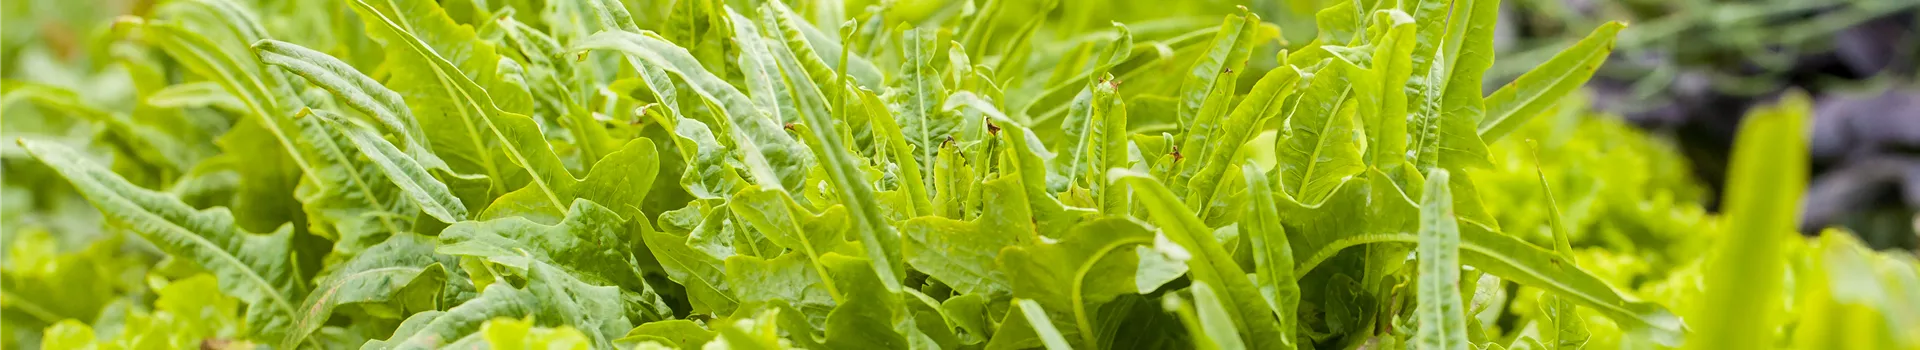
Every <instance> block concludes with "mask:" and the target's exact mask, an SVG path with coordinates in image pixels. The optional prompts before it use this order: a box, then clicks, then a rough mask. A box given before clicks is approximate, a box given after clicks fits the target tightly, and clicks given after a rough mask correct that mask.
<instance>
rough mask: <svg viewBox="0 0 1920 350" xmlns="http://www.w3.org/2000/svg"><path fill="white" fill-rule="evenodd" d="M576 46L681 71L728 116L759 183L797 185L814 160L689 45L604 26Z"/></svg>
mask: <svg viewBox="0 0 1920 350" xmlns="http://www.w3.org/2000/svg"><path fill="white" fill-rule="evenodd" d="M573 49H574V50H610V51H617V52H620V53H622V54H625V55H627V58H628V62H629V63H631V64H633V65H635V66H636V67H642V66H653V67H659V68H660V69H661V70H664V71H666V72H667V73H670V74H672V75H673V76H676V77H679V78H680V79H681V80H682V81H685V82H686V83H687V84H688V85H691V86H693V87H694V89H693V92H694V94H696V95H698V96H700V98H701V99H702V100H704V101H706V102H707V103H708V104H710V105H712V106H715V107H716V109H715V113H716V114H720V115H722V116H724V117H726V118H725V120H727V121H728V122H729V123H728V124H729V125H728V126H727V127H725V128H722V129H721V130H720V131H722V133H721V134H724V135H727V139H728V140H731V141H732V146H734V147H737V148H739V149H738V151H737V152H736V154H737V155H739V156H740V157H741V158H742V159H743V160H744V163H746V168H747V173H748V174H749V175H751V176H752V178H753V181H754V183H755V184H758V185H760V186H762V187H768V188H780V189H797V188H799V184H800V183H801V181H802V179H803V178H804V177H805V176H806V171H807V169H808V168H809V167H811V166H812V163H813V155H812V154H811V153H810V152H808V150H807V148H806V146H805V145H802V144H801V143H800V142H797V141H795V140H794V139H793V136H792V135H788V134H787V133H786V132H784V131H783V130H782V129H781V126H780V124H779V123H778V122H777V120H776V119H774V118H773V117H772V116H769V115H766V114H765V113H764V112H762V111H760V110H759V109H757V108H756V107H754V105H753V103H752V102H751V101H750V100H748V99H747V96H746V95H745V94H742V93H740V90H738V89H735V88H734V87H733V86H732V85H729V84H727V82H726V81H725V80H722V79H721V78H720V77H718V76H715V75H714V74H713V73H710V72H708V71H707V70H706V69H705V68H702V67H701V65H700V62H699V61H698V60H696V59H695V58H694V56H693V54H691V53H689V52H687V49H685V48H682V47H680V46H677V45H674V43H672V42H669V41H667V40H666V39H665V38H661V37H660V36H659V35H658V34H654V33H653V32H644V31H643V32H641V33H629V32H601V33H597V34H594V35H593V36H590V37H587V38H584V39H581V40H580V41H579V42H576V43H573Z"/></svg>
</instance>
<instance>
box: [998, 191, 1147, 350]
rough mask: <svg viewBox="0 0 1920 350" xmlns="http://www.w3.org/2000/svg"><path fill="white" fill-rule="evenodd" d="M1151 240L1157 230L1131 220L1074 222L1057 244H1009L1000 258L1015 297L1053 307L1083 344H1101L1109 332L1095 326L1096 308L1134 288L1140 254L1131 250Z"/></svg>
mask: <svg viewBox="0 0 1920 350" xmlns="http://www.w3.org/2000/svg"><path fill="white" fill-rule="evenodd" d="M1153 240H1154V235H1153V232H1151V231H1148V230H1147V228H1145V227H1142V226H1140V225H1139V224H1136V223H1134V222H1132V221H1128V220H1125V219H1119V218H1106V219H1095V220H1093V221H1088V222H1086V223H1083V224H1080V225H1076V226H1074V227H1073V229H1072V230H1071V231H1070V232H1068V233H1067V235H1066V236H1065V237H1062V238H1061V239H1060V241H1058V242H1053V243H1041V244H1034V245H1015V246H1009V247H1007V248H1005V249H1004V250H1002V251H1001V253H1000V258H999V261H998V262H999V265H1000V268H1001V269H1004V270H1005V271H1006V275H1007V277H1011V278H1010V280H1011V281H1012V286H1013V295H1014V297H1018V298H1022V299H1026V300H1032V301H1036V302H1038V303H1040V304H1041V305H1042V306H1046V307H1047V308H1048V309H1049V310H1054V311H1055V313H1054V314H1055V315H1060V316H1061V318H1060V321H1059V322H1062V323H1058V324H1057V325H1060V326H1062V327H1061V328H1064V329H1066V330H1067V331H1068V332H1070V333H1068V334H1072V335H1077V336H1078V339H1076V341H1077V342H1078V343H1079V344H1081V346H1082V347H1087V348H1098V347H1101V346H1103V344H1102V343H1101V342H1100V341H1099V337H1100V334H1102V332H1104V331H1106V330H1104V329H1099V328H1096V327H1098V326H1099V324H1097V323H1095V321H1097V320H1098V319H1096V318H1094V317H1095V316H1096V315H1095V313H1094V311H1095V310H1099V307H1100V306H1101V305H1103V304H1106V303H1107V302H1110V301H1113V300H1114V298H1116V297H1119V296H1121V295H1125V294H1131V293H1134V292H1135V291H1136V287H1135V286H1134V278H1133V277H1134V271H1133V269H1134V268H1135V266H1137V261H1138V260H1137V259H1138V258H1137V256H1136V255H1135V254H1131V252H1130V251H1131V250H1132V249H1131V248H1132V247H1137V246H1143V245H1148V246H1150V245H1152V244H1154V241H1153ZM1036 311H1038V310H1036ZM1066 322H1071V323H1066ZM1036 328H1037V327H1036Z"/></svg>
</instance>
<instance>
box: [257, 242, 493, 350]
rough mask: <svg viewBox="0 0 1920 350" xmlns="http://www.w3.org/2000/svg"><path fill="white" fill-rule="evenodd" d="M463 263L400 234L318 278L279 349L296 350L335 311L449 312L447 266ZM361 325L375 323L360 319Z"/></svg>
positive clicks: (429, 244)
mask: <svg viewBox="0 0 1920 350" xmlns="http://www.w3.org/2000/svg"><path fill="white" fill-rule="evenodd" d="M457 263H458V262H457V261H455V260H453V259H452V258H450V257H447V256H444V255H436V254H434V252H433V241H432V240H431V239H429V238H427V237H424V236H420V235H417V234H412V233H404V234H396V235H393V236H391V237H388V238H387V240H386V241H385V242H381V243H380V244H378V245H374V246H373V247H370V248H367V250H366V251H365V252H362V253H361V254H359V255H355V256H354V257H353V259H352V260H348V261H346V262H343V263H340V264H338V265H334V266H332V267H331V268H330V269H329V270H327V271H326V272H325V273H323V274H321V276H320V277H319V278H318V279H317V280H318V282H317V283H316V284H315V285H314V292H313V293H311V294H308V295H307V298H306V300H305V301H302V302H301V303H300V305H301V307H300V309H299V310H300V312H299V314H298V315H297V316H298V322H297V323H295V324H294V328H293V330H292V332H291V333H288V334H287V337H288V338H285V339H281V340H278V341H279V342H278V343H276V345H278V346H281V347H286V348H294V347H296V346H298V345H299V344H300V343H302V342H305V341H306V338H307V337H309V336H311V335H312V334H313V333H314V332H315V331H318V330H320V327H321V326H323V325H325V324H326V323H327V319H329V318H331V316H332V314H333V313H334V311H335V310H336V309H340V308H342V307H349V308H353V307H357V308H359V309H363V310H365V311H362V312H361V314H366V315H375V316H373V317H394V318H396V319H397V318H399V317H398V316H402V315H409V314H412V313H416V312H422V311H429V310H438V309H442V308H444V306H443V305H441V304H440V302H441V300H440V295H441V290H442V289H443V288H446V287H447V283H448V280H449V273H448V271H447V266H455V264H457ZM356 321H359V322H371V321H372V320H366V319H359V320H356Z"/></svg>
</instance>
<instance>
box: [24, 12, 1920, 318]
mask: <svg viewBox="0 0 1920 350" xmlns="http://www.w3.org/2000/svg"><path fill="white" fill-rule="evenodd" d="M959 3H963V4H964V5H960V6H952V7H946V8H942V9H939V10H936V11H935V14H933V15H927V16H924V17H923V18H897V17H894V16H892V15H896V14H898V12H896V11H890V10H889V7H887V6H886V5H887V4H891V2H885V3H883V4H879V5H875V6H870V7H867V8H866V10H865V12H860V13H854V12H848V11H846V9H851V8H854V7H855V6H848V5H847V4H842V3H841V2H839V1H802V2H795V3H792V4H788V3H783V2H782V1H780V0H771V1H725V2H721V1H655V2H649V1H639V2H629V3H622V2H620V1H614V0H555V1H531V0H504V1H492V2H490V1H484V0H447V1H431V0H324V1H322V0H311V1H308V0H300V1H289V2H285V3H275V4H271V5H257V4H242V3H238V2H234V1H232V0H167V1H159V2H158V3H157V4H154V5H153V6H152V7H151V8H150V9H146V12H143V13H141V14H140V15H138V16H123V17H121V18H119V19H117V20H116V21H115V22H114V23H113V25H112V27H111V30H110V32H108V33H105V34H102V35H103V37H104V38H103V39H102V40H101V42H102V44H100V46H101V47H102V49H99V50H98V51H100V52H102V53H103V54H104V55H106V57H111V64H113V65H117V66H118V67H120V68H119V69H120V70H122V71H124V74H125V76H126V77H127V79H128V80H130V81H131V84H132V87H133V88H132V91H131V92H129V93H130V94H131V96H129V97H128V98H129V99H130V101H132V102H130V103H99V102H98V101H97V100H95V97H90V96H89V95H88V93H89V92H88V91H76V90H74V89H72V88H70V87H62V86H57V85H52V84H43V83H35V82H29V81H19V80H9V81H7V82H5V86H4V87H5V91H4V96H5V98H4V101H5V106H6V108H8V109H9V115H8V117H9V119H14V121H10V123H26V122H21V121H19V120H31V121H36V122H39V123H42V124H46V125H42V128H41V129H44V130H56V131H58V130H84V131H83V132H73V131H58V132H55V131H46V132H36V133H28V134H20V133H15V134H10V135H22V136H20V139H19V141H18V142H17V144H18V145H17V146H10V148H8V149H6V152H5V154H4V155H5V158H4V159H5V161H6V162H5V165H6V166H7V177H8V179H6V182H7V186H8V187H7V188H6V189H7V191H8V192H9V193H7V202H6V204H7V206H8V208H7V211H8V212H9V213H8V214H7V215H9V217H8V218H7V220H8V221H10V222H9V227H8V228H7V229H6V231H7V232H6V233H7V234H8V235H10V236H13V237H10V238H9V239H8V246H7V249H6V250H7V257H6V259H5V260H6V262H7V264H6V265H5V268H4V269H0V277H3V278H0V282H3V283H4V286H0V291H3V292H4V298H0V306H4V310H5V311H6V312H7V315H6V317H4V319H5V323H4V325H6V326H7V327H8V330H6V331H4V332H0V333H4V334H6V335H7V337H8V339H7V340H6V341H5V343H6V344H7V345H8V346H19V347H34V346H38V347H41V348H48V349H78V348H98V349H164V348H247V347H265V348H282V349H297V348H325V349H333V348H353V347H359V348H363V349H390V348H405V349H413V348H442V347H447V348H499V349H518V348H570V349H584V348H595V349H613V348H620V349H673V348H680V349H696V348H700V349H726V348H734V349H761V348H764V349H784V348H811V349H894V348H912V349H1025V348H1045V349H1054V350H1058V349H1145V348H1174V349H1186V348H1208V349H1285V348H1318V349H1358V348H1366V349H1373V348H1408V347H1411V348H1421V349H1467V348H1473V349H1491V348H1500V349H1505V348H1531V349H1537V348H1556V349H1558V348H1582V347H1596V348H1654V347H1682V346H1684V347H1689V348H1701V349H1726V348H1743V349H1744V348H1766V347H1797V348H1822V349H1824V348H1849V347H1851V348H1880V349H1920V331H1917V330H1920V267H1916V266H1920V264H1916V263H1915V260H1914V258H1913V257H1912V256H1910V255H1906V254H1901V253H1879V252H1873V251H1871V250H1868V249H1866V248H1863V247H1862V246H1860V244H1859V243H1858V242H1856V241H1854V240H1853V239H1852V238H1850V236H1848V235H1847V234H1845V233H1843V232H1830V233H1828V234H1825V235H1822V236H1820V237H1819V238H1817V239H1811V240H1809V239H1803V238H1801V237H1800V236H1798V235H1796V234H1794V233H1793V231H1792V230H1793V229H1794V226H1795V224H1794V222H1793V221H1792V220H1793V219H1792V218H1794V217H1795V216H1796V215H1795V214H1796V213H1797V205H1798V203H1799V196H1800V192H1801V190H1802V189H1803V186H1804V182H1805V179H1804V176H1805V175H1804V174H1805V172H1806V171H1805V169H1806V167H1807V164H1806V160H1805V158H1804V157H1801V156H1798V155H1801V154H1805V153H1806V152H1805V149H1806V128H1807V127H1806V119H1807V114H1808V112H1807V110H1808V106H1807V101H1806V100H1805V99H1804V98H1795V97H1789V98H1788V99H1786V100H1785V101H1783V102H1781V103H1780V104H1779V105H1778V106H1776V107H1772V108H1769V109H1766V110H1763V111H1760V112H1757V113H1755V114H1754V116H1752V117H1750V118H1749V120H1750V121H1749V122H1747V124H1746V126H1745V127H1744V128H1745V130H1744V131H1743V132H1742V133H1741V136H1740V138H1741V139H1740V141H1739V146H1738V151H1737V155H1736V157H1735V161H1734V167H1733V169H1734V171H1733V174H1734V175H1733V177H1732V179H1731V180H1732V181H1731V182H1730V184H1731V186H1730V188H1731V193H1730V195H1729V198H1730V200H1729V201H1728V203H1730V204H1729V205H1728V206H1727V210H1726V213H1725V214H1726V215H1724V216H1716V215H1710V214H1707V213H1704V212H1703V211H1702V209H1701V208H1700V207H1699V205H1698V203H1699V202H1700V200H1701V197H1702V196H1703V195H1704V194H1702V193H1701V191H1700V190H1699V189H1697V188H1696V187H1694V186H1693V184H1691V183H1690V182H1688V181H1689V180H1688V178H1687V176H1688V175H1687V174H1686V173H1685V167H1684V165H1682V164H1680V162H1681V161H1680V160H1679V158H1678V157H1677V156H1676V155H1674V154H1673V152H1672V151H1671V150H1670V149H1668V148H1666V146H1664V145H1662V144H1660V143H1658V142H1655V141H1653V140H1650V139H1647V138H1646V137H1645V136H1643V135H1639V134H1637V133H1636V132H1634V131H1633V130H1631V129H1630V128H1628V127H1626V126H1624V125H1621V124H1620V123H1619V122H1617V121H1613V120H1610V119H1606V118H1595V117H1590V116H1588V115H1587V114H1586V112H1585V110H1586V106H1585V105H1584V102H1583V99H1582V98H1581V96H1580V95H1579V94H1577V93H1575V92H1576V91H1578V88H1579V86H1580V85H1581V84H1582V83H1584V82H1585V81H1586V80H1587V79H1588V78H1589V77H1591V76H1592V74H1593V73H1594V71H1595V69H1596V68H1597V67H1598V66H1599V65H1600V64H1601V63H1602V62H1604V61H1605V58H1606V56H1607V55H1608V53H1609V52H1610V51H1611V50H1612V47H1613V44H1614V42H1615V38H1616V36H1618V35H1619V34H1620V33H1621V32H1622V30H1625V29H1626V28H1627V26H1626V25H1625V24H1622V23H1617V22H1616V23H1607V24H1604V25H1601V26H1600V27H1598V28H1593V29H1592V33H1591V34H1590V35H1589V36H1587V37H1586V38H1585V39H1584V40H1580V41H1579V42H1577V43H1575V44H1573V45H1572V46H1570V47H1567V48H1566V49H1565V50H1564V51H1562V52H1560V53H1559V54H1558V55H1555V56H1553V57H1552V58H1551V59H1549V60H1546V61H1545V62H1544V63H1543V64H1541V65H1539V66H1538V67H1537V68H1534V69H1533V70H1532V71H1530V72H1527V73H1526V74H1524V75H1521V76H1519V78H1517V79H1516V80H1514V81H1512V82H1510V83H1507V84H1505V85H1502V86H1500V87H1499V88H1498V89H1497V90H1494V91H1493V92H1492V93H1491V94H1485V93H1483V90H1482V87H1483V86H1485V85H1486V82H1485V81H1483V79H1482V76H1483V74H1484V73H1485V72H1486V71H1487V70H1488V69H1489V67H1491V66H1492V63H1493V60H1494V44H1493V30H1494V27H1495V25H1496V22H1497V21H1496V17H1497V15H1498V13H1499V1H1497V0H1452V1H1447V0H1402V1H1399V2H1392V1H1356V2H1342V3H1339V4H1336V5H1333V6H1331V7H1329V8H1326V9H1323V10H1320V11H1319V12H1318V13H1317V14H1316V15H1314V18H1315V20H1316V21H1315V23H1316V25H1317V26H1318V32H1317V34H1316V35H1315V36H1314V37H1313V39H1312V40H1311V41H1309V42H1306V43H1304V44H1301V43H1285V42H1283V40H1281V39H1280V38H1281V36H1280V33H1279V30H1278V27H1276V26H1275V25H1273V24H1271V23H1267V22H1263V21H1262V19H1261V18H1260V16H1258V15H1255V14H1254V13H1252V12H1251V11H1248V10H1246V9H1245V8H1241V9H1240V11H1239V12H1237V13H1234V14H1231V15H1227V16H1224V19H1222V20H1220V21H1218V22H1211V21H1208V22H1204V23H1199V24H1196V23H1193V22H1192V21H1186V22H1182V21H1167V22H1150V23H1148V24H1136V25H1123V24H1120V23H1117V22H1116V23H1114V24H1113V25H1112V26H1110V27H1100V26H1093V25H1088V24H1087V23H1085V20H1084V19H1085V18H1087V17H1083V16H1075V14H1080V13H1083V12H1084V11H1093V10H1097V8H1096V9H1087V8H1074V9H1068V10H1064V11H1062V12H1063V13H1066V14H1068V15H1067V16H1059V17H1065V18H1053V17H1055V16H1051V15H1048V14H1049V13H1052V12H1054V11H1053V10H1054V9H1056V8H1061V7H1089V6H1095V5H1094V4H1087V3H1083V2H1079V1H1069V2H1068V3H1065V4H1062V3H1060V2H1057V1H1045V2H1032V3H1028V2H1017V1H1002V0H986V1H974V2H959ZM903 6H905V5H903ZM1036 14H1037V15H1036ZM311 28H332V29H330V30H323V31H317V32H320V33H327V34H325V35H275V34H276V33H283V32H293V33H314V32H316V31H311V30H308V29H311ZM10 125H15V124H10ZM47 125H54V126H47ZM58 125H68V127H65V128H61V127H56V126H58ZM36 130H40V129H36ZM69 188H70V189H71V190H69ZM23 191H24V192H23ZM74 193H77V196H76V195H74ZM80 199H83V200H84V201H82V200H80ZM80 203H86V204H80ZM87 204H90V207H91V208H88V206H89V205H87ZM23 206H24V207H25V208H27V209H21V208H23ZM19 211H27V213H24V214H22V213H20V212H19ZM73 221H79V222H104V223H108V224H109V225H110V226H108V227H110V228H103V229H99V230H103V231H105V232H106V233H103V234H98V235H93V236H80V235H81V233H74V234H72V235H69V234H68V233H67V232H69V230H76V229H74V227H73V225H64V224H57V223H63V222H73ZM82 227H84V225H82ZM78 230H84V228H81V229H78ZM65 237H93V238H84V239H82V240H84V242H80V243H77V244H76V243H74V242H70V241H71V240H72V239H68V238H65ZM75 247H81V248H75ZM128 252H133V253H134V254H127V253H128ZM156 253H157V254H156ZM155 256H164V258H163V259H162V260H158V261H157V262H156V261H153V260H152V259H150V258H149V257H155ZM1789 315H1791V317H1789Z"/></svg>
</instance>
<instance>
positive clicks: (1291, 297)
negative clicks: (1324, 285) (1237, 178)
mask: <svg viewBox="0 0 1920 350" xmlns="http://www.w3.org/2000/svg"><path fill="white" fill-rule="evenodd" d="M1242 170H1243V173H1244V174H1245V176H1246V179H1247V197H1250V198H1251V201H1252V202H1253V203H1252V210H1251V211H1248V212H1247V213H1245V214H1242V215H1245V216H1244V217H1243V218H1242V219H1241V222H1240V225H1241V226H1240V227H1242V228H1245V229H1246V232H1247V233H1246V234H1247V238H1248V241H1249V242H1251V243H1252V244H1253V247H1252V249H1253V266H1254V275H1255V278H1254V284H1255V287H1258V288H1259V291H1260V296H1261V297H1262V298H1264V299H1266V301H1267V307H1268V308H1269V309H1271V310H1273V313H1274V315H1278V316H1279V323H1280V330H1281V332H1280V341H1279V344H1280V345H1279V346H1280V347H1281V348H1294V347H1295V346H1296V344H1297V343H1295V341H1294V332H1292V330H1294V329H1297V327H1296V326H1295V325H1294V322H1295V320H1297V319H1298V317H1297V316H1296V315H1297V313H1298V312H1299V311H1298V310H1299V308H1300V284H1299V282H1298V280H1297V277H1296V275H1294V272H1293V263H1294V255H1293V244H1292V243H1290V242H1289V241H1288V238H1287V231H1286V228H1285V227H1283V226H1282V225H1281V224H1280V222H1281V216H1280V209H1279V206H1278V205H1277V204H1275V202H1274V199H1273V198H1274V196H1275V195H1278V193H1276V192H1274V190H1273V187H1272V186H1271V185H1268V184H1267V175H1266V174H1264V173H1261V172H1260V170H1259V169H1257V168H1255V167H1254V166H1253V165H1252V164H1248V165H1244V166H1242Z"/></svg>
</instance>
